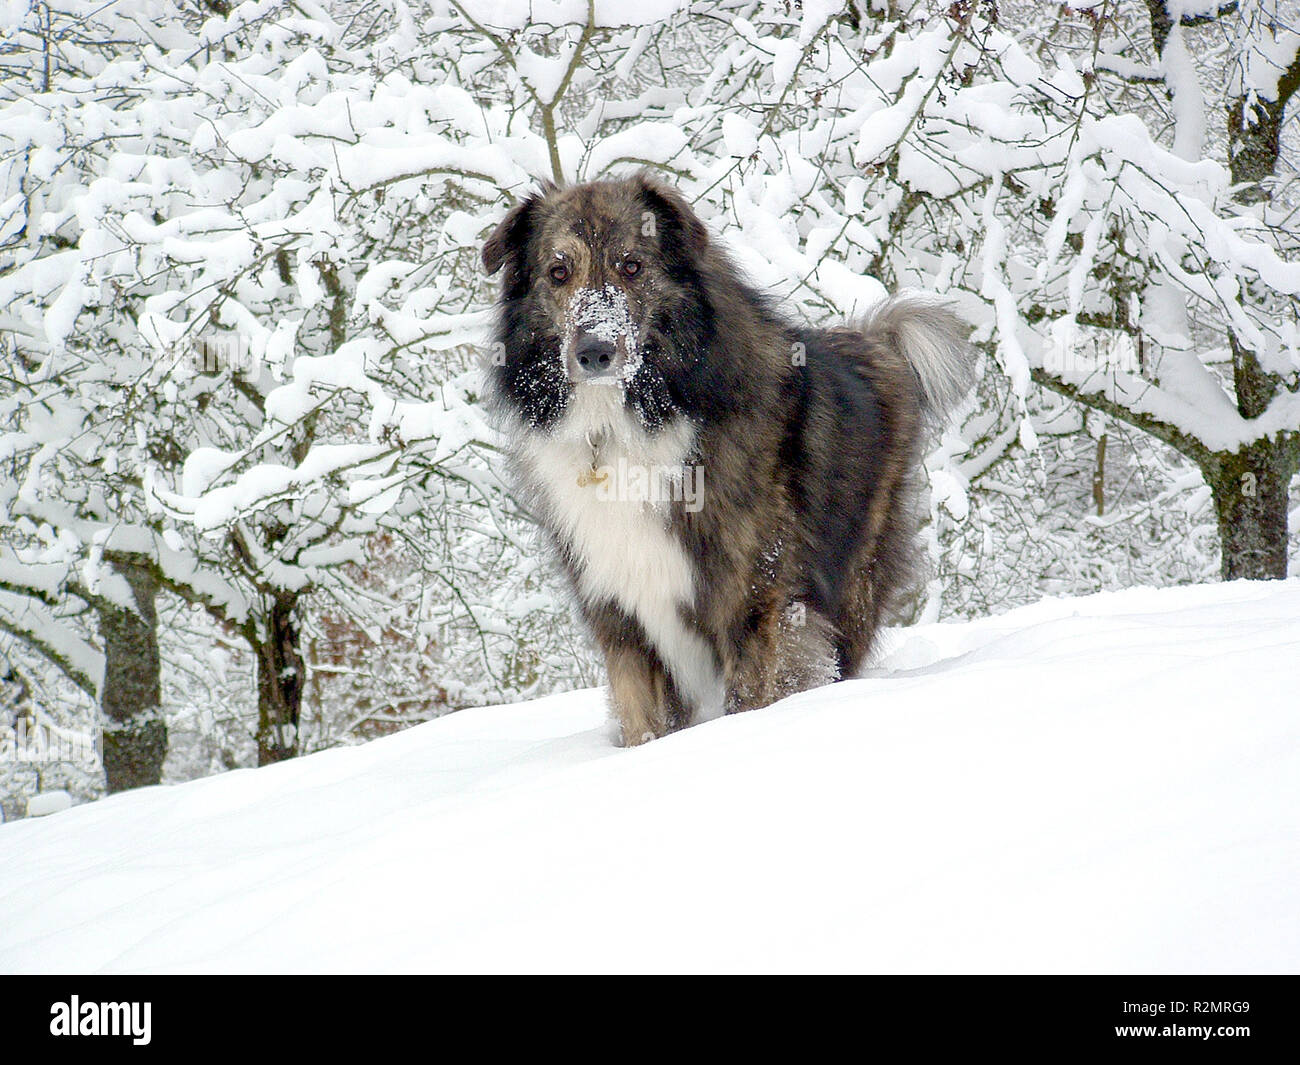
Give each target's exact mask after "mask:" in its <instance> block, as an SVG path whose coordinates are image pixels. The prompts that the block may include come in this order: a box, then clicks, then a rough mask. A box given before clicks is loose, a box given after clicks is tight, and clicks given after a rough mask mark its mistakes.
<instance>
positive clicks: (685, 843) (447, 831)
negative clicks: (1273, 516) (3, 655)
mask: <svg viewBox="0 0 1300 1065" xmlns="http://www.w3.org/2000/svg"><path fill="white" fill-rule="evenodd" d="M891 641H892V642H890V643H889V645H888V647H887V650H886V654H885V656H884V658H883V661H882V662H881V666H880V668H879V669H877V670H875V671H873V672H872V673H871V674H870V675H869V676H868V677H866V678H864V679H862V680H857V681H852V682H848V683H844V684H840V685H837V686H834V687H830V688H824V689H821V690H818V691H812V692H806V693H804V694H802V695H799V696H795V697H794V698H791V699H787V700H785V701H784V702H782V703H779V704H777V705H775V706H773V707H770V708H768V709H766V710H762V711H756V712H753V713H750V714H744V715H740V716H737V717H731V718H726V719H723V720H720V721H714V722H710V723H708V724H704V725H701V726H698V727H696V728H694V729H691V730H688V731H686V732H683V733H678V734H676V735H673V736H670V737H668V738H667V739H663V740H659V741H656V742H654V743H651V744H649V745H647V746H645V747H641V748H636V749H632V750H619V749H616V748H614V747H612V746H611V745H610V741H609V738H608V735H609V734H608V730H607V728H606V726H605V724H604V709H603V701H602V694H601V693H600V692H599V691H582V692H575V693H572V694H567V695H562V696H556V697H552V698H548V699H542V700H539V701H536V702H532V703H526V704H522V705H514V706H502V707H493V708H488V709H482V710H471V711H464V712H462V713H459V714H456V715H454V716H451V717H447V718H444V719H441V720H438V721H435V722H432V723H430V724H427V725H423V726H420V727H417V728H413V729H411V730H409V731H407V732H404V733H401V734H399V735H396V736H393V737H390V738H388V739H383V740H379V741H376V742H373V743H370V744H367V745H366V746H363V747H356V748H348V749H342V750H332V751H327V752H324V753H322V754H317V755H313V756H310V757H307V758H302V759H300V760H298V761H295V762H289V763H284V764H280V765H276V766H272V767H269V768H266V769H259V770H245V771H239V772H233V773H228V774H226V775H224V776H220V777H213V778H209V779H206V780H200V781H195V782H192V783H188V784H184V785H179V786H173V787H158V788H150V789H147V790H143V791H138V792H132V793H127V794H123V795H119V796H115V797H113V798H109V799H105V800H103V801H101V802H97V803H93V804H90V805H86V806H81V807H77V808H75V809H72V810H68V811H66V812H63V813H59V814H55V815H52V816H50V817H48V818H44V819H41V820H30V821H23V822H17V823H13V824H9V825H4V826H0V913H3V914H4V920H3V922H0V971H5V972H112V973H117V972H206V971H217V972H230V971H236V972H260V971H275V972H312V971H367V972H369V971H441V970H457V971H479V970H493V971H495V970H509V971H534V970H542V971H570V970H580V971H586V970H612V971H622V970H632V971H700V970H707V971H750V970H763V971H766V970H780V971H802V970H818V971H821V970H829V971H845V970H847V971H872V972H874V971H884V972H1122V973H1128V972H1152V973H1166V972H1179V973H1182V972H1195V973H1201V972H1218V973H1226V972H1233V973H1237V972H1293V971H1295V970H1296V968H1297V965H1298V963H1300V832H1298V831H1297V826H1298V825H1300V787H1298V786H1297V783H1296V782H1297V781H1298V780H1300V714H1298V713H1297V710H1298V708H1300V697H1298V692H1300V582H1297V581H1290V582H1286V583H1268V584H1246V583H1238V584H1230V585H1221V586H1212V587H1196V588H1179V589H1168V590H1164V591H1149V590H1142V589H1138V590H1132V591H1127V592H1120V593H1108V594H1104V595H1097V596H1092V597H1089V598H1086V599H1077V600H1052V601H1046V602H1043V603H1039V604H1037V605H1035V606H1032V607H1028V608H1025V609H1021V610H1017V611H1015V612H1013V613H1010V614H1007V615H1004V616H1001V617H997V618H990V619H986V620H982V621H978V622H974V623H966V624H960V625H931V626H925V627H919V628H915V629H910V630H907V631H904V632H895V633H892V634H891Z"/></svg>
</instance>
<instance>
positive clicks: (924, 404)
mask: <svg viewBox="0 0 1300 1065" xmlns="http://www.w3.org/2000/svg"><path fill="white" fill-rule="evenodd" d="M862 332H863V334H864V335H865V336H866V338H867V340H868V342H869V343H870V344H871V345H872V346H875V345H876V344H880V345H883V346H885V347H886V348H888V349H890V350H892V351H894V352H896V353H897V354H898V355H900V356H901V357H902V359H903V361H904V362H906V363H907V364H908V365H909V366H910V367H911V368H912V371H913V372H914V373H915V374H916V378H917V383H918V384H919V386H920V387H919V396H920V401H921V412H922V414H923V415H924V416H925V420H926V421H927V422H929V423H930V424H931V425H932V426H935V427H938V426H941V425H942V424H943V422H944V421H945V420H946V419H947V417H948V415H949V414H951V413H952V412H953V410H955V409H956V408H957V406H958V405H959V404H960V403H961V401H962V400H963V399H965V398H966V395H967V394H968V393H969V392H970V390H971V389H972V388H973V387H974V385H975V352H974V351H973V350H972V348H971V346H970V344H969V343H967V337H968V336H969V335H970V326H968V325H967V324H966V323H965V322H964V321H962V320H961V319H960V318H958V317H957V315H955V314H954V313H953V312H952V311H951V310H950V309H949V308H948V306H947V304H945V303H944V302H942V301H941V300H938V299H935V298H934V297H932V296H919V295H912V294H908V295H901V296H893V297H891V298H890V299H887V300H884V301H882V302H881V303H878V304H877V305H876V306H875V307H874V308H873V309H872V310H871V312H870V314H868V315H867V319H866V321H865V322H863V324H862Z"/></svg>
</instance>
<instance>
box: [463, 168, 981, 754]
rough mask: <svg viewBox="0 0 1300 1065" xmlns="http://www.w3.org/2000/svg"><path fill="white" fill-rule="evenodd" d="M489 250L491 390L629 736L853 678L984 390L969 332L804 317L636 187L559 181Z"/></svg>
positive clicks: (897, 306)
mask: <svg viewBox="0 0 1300 1065" xmlns="http://www.w3.org/2000/svg"><path fill="white" fill-rule="evenodd" d="M483 264H484V266H485V267H486V269H487V272H488V273H489V274H495V273H496V272H497V271H498V270H501V271H503V274H502V282H501V302H500V305H499V315H498V321H497V330H496V339H497V344H496V348H495V350H496V356H495V357H494V358H493V359H492V364H493V365H492V366H491V368H490V371H489V389H488V391H489V396H490V399H491V401H492V403H493V406H494V409H495V411H496V412H497V414H498V416H499V417H500V419H501V421H502V423H503V428H504V430H505V436H506V439H507V440H508V441H509V444H510V451H511V464H512V467H513V471H514V473H515V475H516V479H517V482H518V485H519V487H520V490H521V492H522V496H523V498H524V500H525V501H526V503H527V505H528V506H529V507H530V508H531V509H532V511H533V513H534V516H535V517H536V518H537V520H538V521H539V522H540V524H541V527H542V528H543V529H544V530H545V533H546V534H547V536H548V538H549V540H550V542H551V545H552V546H553V548H554V552H555V555H556V558H557V559H558V561H559V564H560V566H561V567H562V569H563V570H564V572H565V574H566V575H567V577H568V581H569V584H570V586H571V588H572V591H573V593H574V595H575V597H576V600H577V604H578V606H579V608H580V610H581V613H582V616H583V617H584V619H585V620H586V622H587V625H588V626H589V627H590V629H591V632H592V634H593V635H594V637H595V639H596V641H597V643H598V644H599V645H600V648H601V650H602V651H603V652H604V656H605V665H606V668H607V670H608V673H609V690H610V700H611V703H612V710H613V715H614V718H615V720H616V721H617V722H618V724H619V725H620V726H621V729H622V738H623V742H624V743H625V744H629V745H630V744H637V743H641V742H644V741H645V740H648V739H653V738H654V737H657V736H663V735H665V734H666V733H668V732H671V731H673V730H675V729H678V728H682V727H684V726H686V725H690V724H693V723H695V722H699V721H702V720H707V719H709V718H713V717H717V716H719V715H721V714H723V713H732V712H735V711H739V710H747V709H751V708H753V707H758V706H764V705H766V704H768V703H770V702H772V701H774V700H776V699H779V698H781V697H782V696H784V695H788V694H790V693H792V692H794V691H799V690H803V689H804V688H807V687H810V686H813V685H816V684H820V683H824V682H826V681H830V680H834V679H836V678H837V677H845V676H850V675H852V674H853V673H854V672H856V671H857V670H858V669H860V668H861V666H862V665H863V663H864V661H865V659H866V657H867V654H868V652H869V651H870V649H871V645H872V639H873V637H874V636H875V633H876V629H877V627H878V626H879V625H880V623H881V619H882V616H883V615H885V613H886V611H887V610H888V609H889V608H890V605H891V603H892V602H893V600H894V599H895V598H896V596H897V594H898V593H899V591H900V589H901V588H902V587H903V586H904V585H905V583H906V582H907V580H908V578H909V569H910V562H911V558H912V553H913V552H912V541H913V538H914V524H915V517H914V513H915V508H914V506H913V505H912V488H913V484H914V480H915V478H914V473H915V470H916V468H917V466H918V459H919V454H920V448H921V444H922V442H923V438H924V435H925V432H926V428H927V425H931V426H932V425H935V424H938V423H939V422H941V420H942V418H943V416H944V415H945V414H946V412H947V411H948V410H949V409H950V408H951V407H953V406H954V405H955V404H956V403H957V402H959V401H960V399H961V397H962V396H963V395H964V394H965V393H966V391H967V390H968V389H969V387H970V385H971V382H972V380H973V372H972V360H971V353H970V351H969V349H968V347H967V345H966V342H965V337H966V334H967V329H966V327H965V326H964V324H963V323H962V322H961V321H960V320H959V319H957V318H956V317H955V316H954V315H953V314H952V313H950V312H949V311H947V310H945V309H944V308H943V307H942V306H941V305H939V304H937V303H936V302H935V301H933V300H927V299H922V298H917V297H895V298H893V299H890V300H886V301H885V302H884V303H882V304H881V305H879V306H878V307H877V308H876V309H875V310H874V311H873V312H872V313H871V314H870V316H869V317H868V318H867V319H866V321H865V322H863V323H862V324H860V325H858V326H854V327H842V328H835V329H810V328H807V327H805V326H801V325H797V324H794V323H792V322H790V321H788V320H786V319H785V318H783V317H782V316H781V315H780V314H779V313H778V312H777V311H776V310H775V309H774V308H773V307H772V306H771V304H770V303H769V301H768V300H766V299H765V298H764V297H762V296H761V295H759V294H758V293H757V292H755V291H754V290H753V289H752V288H751V287H749V286H748V285H747V284H746V283H745V282H744V281H743V280H742V279H741V278H740V277H739V276H738V274H737V271H736V269H735V267H734V266H733V265H732V264H731V263H730V262H729V261H728V259H727V257H726V255H725V254H724V253H723V251H722V250H721V249H720V248H719V247H718V245H717V243H716V242H715V241H714V240H712V239H711V238H710V236H709V233H708V231H707V230H706V228H705V226H704V224H703V223H702V222H701V221H700V219H699V218H698V217H696V215H695V213H694V212H693V211H692V210H691V209H690V207H689V206H687V204H686V203H685V201H684V200H683V199H682V198H681V196H680V195H679V194H678V193H677V192H676V191H674V190H673V189H671V188H668V187H666V186H664V185H661V184H659V183H658V182H656V181H654V180H653V179H651V178H648V177H645V176H638V177H632V178H629V179H626V180H610V181H596V182H592V183H590V184H584V185H576V186H573V187H569V188H557V187H555V186H546V187H544V188H543V189H541V190H540V191H539V192H537V193H535V194H533V195H531V196H529V197H528V198H527V199H526V200H524V202H522V203H520V204H519V205H518V206H516V207H515V208H514V209H513V210H511V211H510V212H509V214H508V215H507V216H506V217H505V219H504V220H503V221H502V222H501V224H500V225H499V226H498V227H497V228H496V230H495V232H493V234H492V235H491V237H490V238H489V239H488V241H487V243H486V244H485V245H484V247H483Z"/></svg>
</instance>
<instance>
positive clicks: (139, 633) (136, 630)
mask: <svg viewBox="0 0 1300 1065" xmlns="http://www.w3.org/2000/svg"><path fill="white" fill-rule="evenodd" d="M113 569H114V572H115V573H117V574H118V575H119V576H121V577H122V578H124V579H125V580H126V582H127V584H128V585H129V586H130V589H131V597H132V599H133V600H134V602H135V609H134V610H132V609H128V608H125V607H119V606H115V605H113V604H111V603H108V602H103V601H101V602H100V603H99V605H98V614H99V633H100V636H101V637H102V638H103V641H104V686H103V688H102V689H101V691H100V707H101V709H102V710H103V714H104V742H103V760H104V776H105V778H106V780H107V782H108V790H109V792H110V793H111V792H116V791H125V790H127V789H128V788H143V787H147V786H149V785H150V784H157V783H159V781H161V780H162V767H163V761H164V759H165V758H166V757H167V723H166V722H165V721H164V720H163V714H162V680H161V668H162V659H161V656H160V655H159V652H158V612H157V609H156V607H155V600H156V598H157V596H158V582H157V580H156V579H155V578H154V576H153V574H152V573H151V572H150V571H149V569H148V568H146V567H144V566H133V565H130V564H127V563H114V566H113Z"/></svg>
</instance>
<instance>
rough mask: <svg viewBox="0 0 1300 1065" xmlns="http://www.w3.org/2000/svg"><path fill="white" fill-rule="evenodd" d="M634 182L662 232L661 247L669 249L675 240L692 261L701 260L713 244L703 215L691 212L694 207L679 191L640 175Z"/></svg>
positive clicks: (659, 234) (660, 237)
mask: <svg viewBox="0 0 1300 1065" xmlns="http://www.w3.org/2000/svg"><path fill="white" fill-rule="evenodd" d="M634 180H635V181H636V183H637V185H638V188H639V191H640V194H641V202H642V203H644V204H645V205H646V208H647V209H648V210H649V211H650V212H651V213H652V214H653V216H654V219H655V224H656V226H658V227H659V229H660V232H659V233H658V234H656V235H657V236H658V237H659V243H660V245H661V246H662V247H664V248H669V247H670V245H671V243H672V242H673V241H674V240H677V241H680V242H681V245H682V247H683V250H684V251H685V252H686V253H687V254H688V255H689V256H690V257H691V258H692V259H695V260H698V259H699V257H700V256H701V255H702V254H703V252H704V249H705V248H706V247H708V243H709V231H708V230H707V229H706V228H705V227H704V223H703V222H701V221H700V218H699V215H697V214H696V213H695V212H694V211H693V210H691V206H690V204H688V203H687V202H686V201H685V200H684V199H683V198H682V194H681V193H680V192H678V191H677V190H676V189H674V188H670V187H669V186H667V185H663V184H660V183H659V182H658V181H656V180H655V179H654V178H652V177H650V176H649V175H647V174H638V175H637V176H636V178H635V179H634ZM649 235H650V234H647V236H649Z"/></svg>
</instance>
